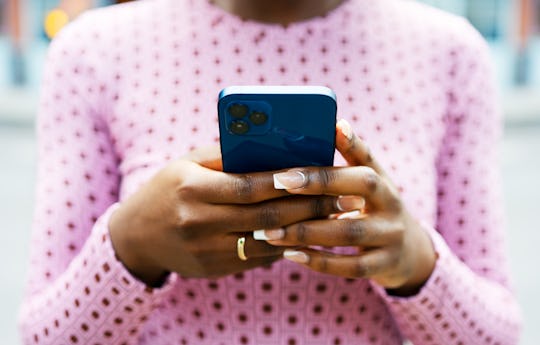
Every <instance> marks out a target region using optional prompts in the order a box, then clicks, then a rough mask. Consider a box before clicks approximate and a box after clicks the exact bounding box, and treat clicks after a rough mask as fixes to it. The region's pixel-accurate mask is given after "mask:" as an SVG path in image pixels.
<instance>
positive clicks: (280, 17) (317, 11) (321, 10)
mask: <svg viewBox="0 0 540 345" xmlns="http://www.w3.org/2000/svg"><path fill="white" fill-rule="evenodd" d="M343 1H344V0H212V1H211V2H212V3H213V4H214V5H216V6H218V7H221V8H222V9H224V10H225V11H227V12H230V13H232V14H235V15H237V16H239V17H241V18H244V19H249V20H254V21H258V22H263V23H271V24H281V25H284V26H286V25H288V24H291V23H294V22H300V21H303V20H307V19H310V18H313V17H318V16H321V15H324V14H326V13H328V12H330V11H332V10H333V9H335V8H337V7H338V6H339V5H341V4H342V3H343Z"/></svg>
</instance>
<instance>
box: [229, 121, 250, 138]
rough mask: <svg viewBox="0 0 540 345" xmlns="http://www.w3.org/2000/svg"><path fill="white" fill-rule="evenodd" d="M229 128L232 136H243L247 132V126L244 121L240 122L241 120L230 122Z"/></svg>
mask: <svg viewBox="0 0 540 345" xmlns="http://www.w3.org/2000/svg"><path fill="white" fill-rule="evenodd" d="M229 128H230V130H231V132H233V133H234V134H239V135H240V134H245V133H246V132H247V131H249V125H248V123H247V122H246V121H242V120H236V121H232V122H231V123H230V124H229Z"/></svg>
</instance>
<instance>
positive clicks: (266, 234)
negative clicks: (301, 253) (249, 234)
mask: <svg viewBox="0 0 540 345" xmlns="http://www.w3.org/2000/svg"><path fill="white" fill-rule="evenodd" d="M283 237H285V230H283V229H271V230H264V229H263V230H255V231H253V238H254V239H256V240H257V241H272V240H281V239H282V238H283Z"/></svg>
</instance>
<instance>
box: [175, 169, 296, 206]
mask: <svg viewBox="0 0 540 345" xmlns="http://www.w3.org/2000/svg"><path fill="white" fill-rule="evenodd" d="M176 173H177V174H178V176H181V180H180V186H179V188H178V193H180V194H184V195H183V196H185V197H187V198H190V199H197V200H201V201H204V202H208V203H214V204H252V203H257V202H261V201H265V200H270V199H275V198H279V197H283V196H285V195H287V194H288V193H287V192H285V191H282V190H277V189H275V188H274V182H273V173H272V172H260V173H252V174H229V173H224V172H221V171H215V170H212V169H208V168H205V167H201V166H200V165H199V164H198V163H194V162H192V161H187V160H184V161H182V162H181V165H179V169H178V170H177V172H176ZM180 196H182V195H180Z"/></svg>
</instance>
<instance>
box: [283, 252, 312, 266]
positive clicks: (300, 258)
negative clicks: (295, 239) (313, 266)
mask: <svg viewBox="0 0 540 345" xmlns="http://www.w3.org/2000/svg"><path fill="white" fill-rule="evenodd" d="M283 257H284V258H285V259H287V260H290V261H293V262H296V263H299V264H307V263H308V262H309V256H308V255H307V254H306V253H304V252H301V251H298V250H292V249H287V250H285V251H284V252H283Z"/></svg>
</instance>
